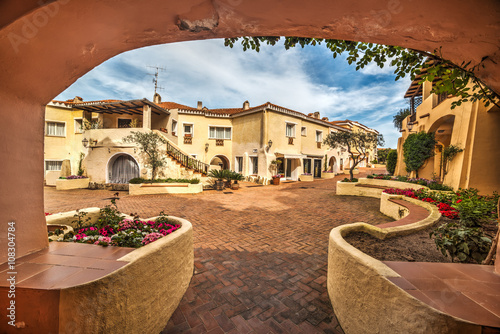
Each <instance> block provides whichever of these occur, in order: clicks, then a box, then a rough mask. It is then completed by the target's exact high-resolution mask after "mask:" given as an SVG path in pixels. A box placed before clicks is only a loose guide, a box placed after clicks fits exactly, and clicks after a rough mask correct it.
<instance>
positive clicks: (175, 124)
mask: <svg viewBox="0 0 500 334" xmlns="http://www.w3.org/2000/svg"><path fill="white" fill-rule="evenodd" d="M172 135H174V136H175V135H177V121H176V120H175V119H173V120H172Z"/></svg>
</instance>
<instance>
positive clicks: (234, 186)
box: [231, 172, 243, 190]
mask: <svg viewBox="0 0 500 334" xmlns="http://www.w3.org/2000/svg"><path fill="white" fill-rule="evenodd" d="M231 179H232V180H233V181H234V183H233V184H232V185H231V189H233V190H238V189H239V188H240V184H239V183H238V181H242V180H243V175H242V174H240V173H238V172H231Z"/></svg>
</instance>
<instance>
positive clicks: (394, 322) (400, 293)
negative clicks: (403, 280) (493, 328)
mask: <svg viewBox="0 0 500 334" xmlns="http://www.w3.org/2000/svg"><path fill="white" fill-rule="evenodd" d="M400 197H402V196H398V195H389V194H385V193H383V194H382V198H381V204H380V206H381V212H382V213H385V214H388V215H391V216H392V215H396V217H398V218H399V215H398V214H397V211H396V210H397V209H398V207H399V205H397V204H396V203H392V202H390V199H394V198H400ZM404 199H405V200H406V201H408V202H411V203H414V204H416V205H419V206H422V207H424V208H426V209H427V210H428V211H429V215H428V216H427V217H426V218H425V219H423V220H421V221H418V222H415V223H411V224H407V225H402V226H396V227H389V228H384V229H381V228H379V227H377V226H373V225H369V224H365V223H354V224H348V225H342V226H339V227H336V228H334V229H333V230H332V231H331V232H330V240H329V246H328V280H327V288H328V295H329V296H330V300H331V302H332V306H333V308H334V310H335V314H336V316H337V318H338V319H339V322H340V324H341V326H342V328H343V329H344V331H345V332H346V333H373V332H375V333H478V334H479V333H481V326H478V325H474V324H471V323H469V322H467V321H464V320H462V319H458V318H455V317H453V316H450V315H448V314H445V313H442V312H440V311H438V310H436V309H434V308H432V307H430V306H429V305H427V304H425V303H423V302H421V301H420V300H418V299H416V298H414V297H413V296H411V295H410V294H408V293H406V292H405V291H404V290H402V289H400V288H399V287H397V286H396V285H395V284H393V283H392V282H391V281H389V280H388V279H387V278H388V277H401V276H400V275H399V274H397V273H396V272H395V271H393V270H392V269H391V268H389V267H388V266H386V265H385V264H384V263H382V262H381V261H379V260H377V259H374V258H372V257H371V256H369V255H367V254H365V253H363V252H361V251H360V250H359V249H357V248H355V247H353V246H352V245H350V244H349V243H348V242H346V241H345V240H344V237H345V236H346V235H348V234H350V233H354V232H365V233H368V234H370V235H372V236H374V237H376V238H379V239H385V238H391V237H396V236H402V235H406V234H411V233H413V232H415V231H418V230H421V229H425V228H427V227H429V226H431V225H433V224H435V223H436V222H437V221H438V220H439V218H440V217H441V215H440V213H439V211H438V208H437V207H436V206H435V205H432V204H429V203H426V202H423V201H420V200H416V199H413V198H408V197H404ZM353 314H356V317H353V316H352V315H353Z"/></svg>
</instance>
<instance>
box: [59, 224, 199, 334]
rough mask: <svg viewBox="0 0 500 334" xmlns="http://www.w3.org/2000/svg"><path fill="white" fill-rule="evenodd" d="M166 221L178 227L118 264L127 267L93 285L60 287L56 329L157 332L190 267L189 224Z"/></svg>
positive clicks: (185, 282) (181, 291)
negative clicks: (179, 226)
mask: <svg viewBox="0 0 500 334" xmlns="http://www.w3.org/2000/svg"><path fill="white" fill-rule="evenodd" d="M156 218H157V217H154V218H149V219H148V220H154V219H156ZM169 219H170V220H171V221H173V222H175V223H177V224H180V225H181V228H180V229H178V230H177V231H175V232H173V233H172V234H169V235H167V236H165V237H163V238H161V239H159V240H157V241H155V242H152V243H150V244H148V245H146V246H144V247H141V248H138V249H136V250H134V251H132V252H131V253H129V254H127V255H125V256H123V257H122V258H120V259H119V260H118V261H126V262H128V264H127V265H125V266H123V267H121V268H119V269H118V270H116V271H114V272H112V273H111V274H109V275H107V276H104V277H102V278H100V279H97V280H95V281H90V282H88V283H86V284H83V285H78V286H73V287H70V288H65V289H61V290H60V300H59V312H60V313H59V328H60V329H62V330H63V331H64V329H65V328H69V329H71V328H73V329H82V330H83V331H82V333H83V332H85V333H159V332H161V331H162V330H163V329H164V328H165V326H166V324H167V322H168V320H169V319H170V317H171V316H172V314H173V312H174V311H175V309H176V308H177V306H178V305H179V303H180V301H181V299H182V297H183V295H184V293H185V292H186V290H187V288H188V286H189V282H190V280H191V277H192V275H193V269H194V252H193V228H192V225H191V223H190V222H188V221H187V220H185V219H181V218H177V217H172V216H169Z"/></svg>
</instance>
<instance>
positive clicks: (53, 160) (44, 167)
mask: <svg viewBox="0 0 500 334" xmlns="http://www.w3.org/2000/svg"><path fill="white" fill-rule="evenodd" d="M47 162H60V168H59V169H47ZM62 162H63V160H60V159H44V163H43V165H44V166H43V169H44V170H45V172H48V171H51V170H56V171H57V170H61V168H62ZM57 165H59V164H57Z"/></svg>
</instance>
